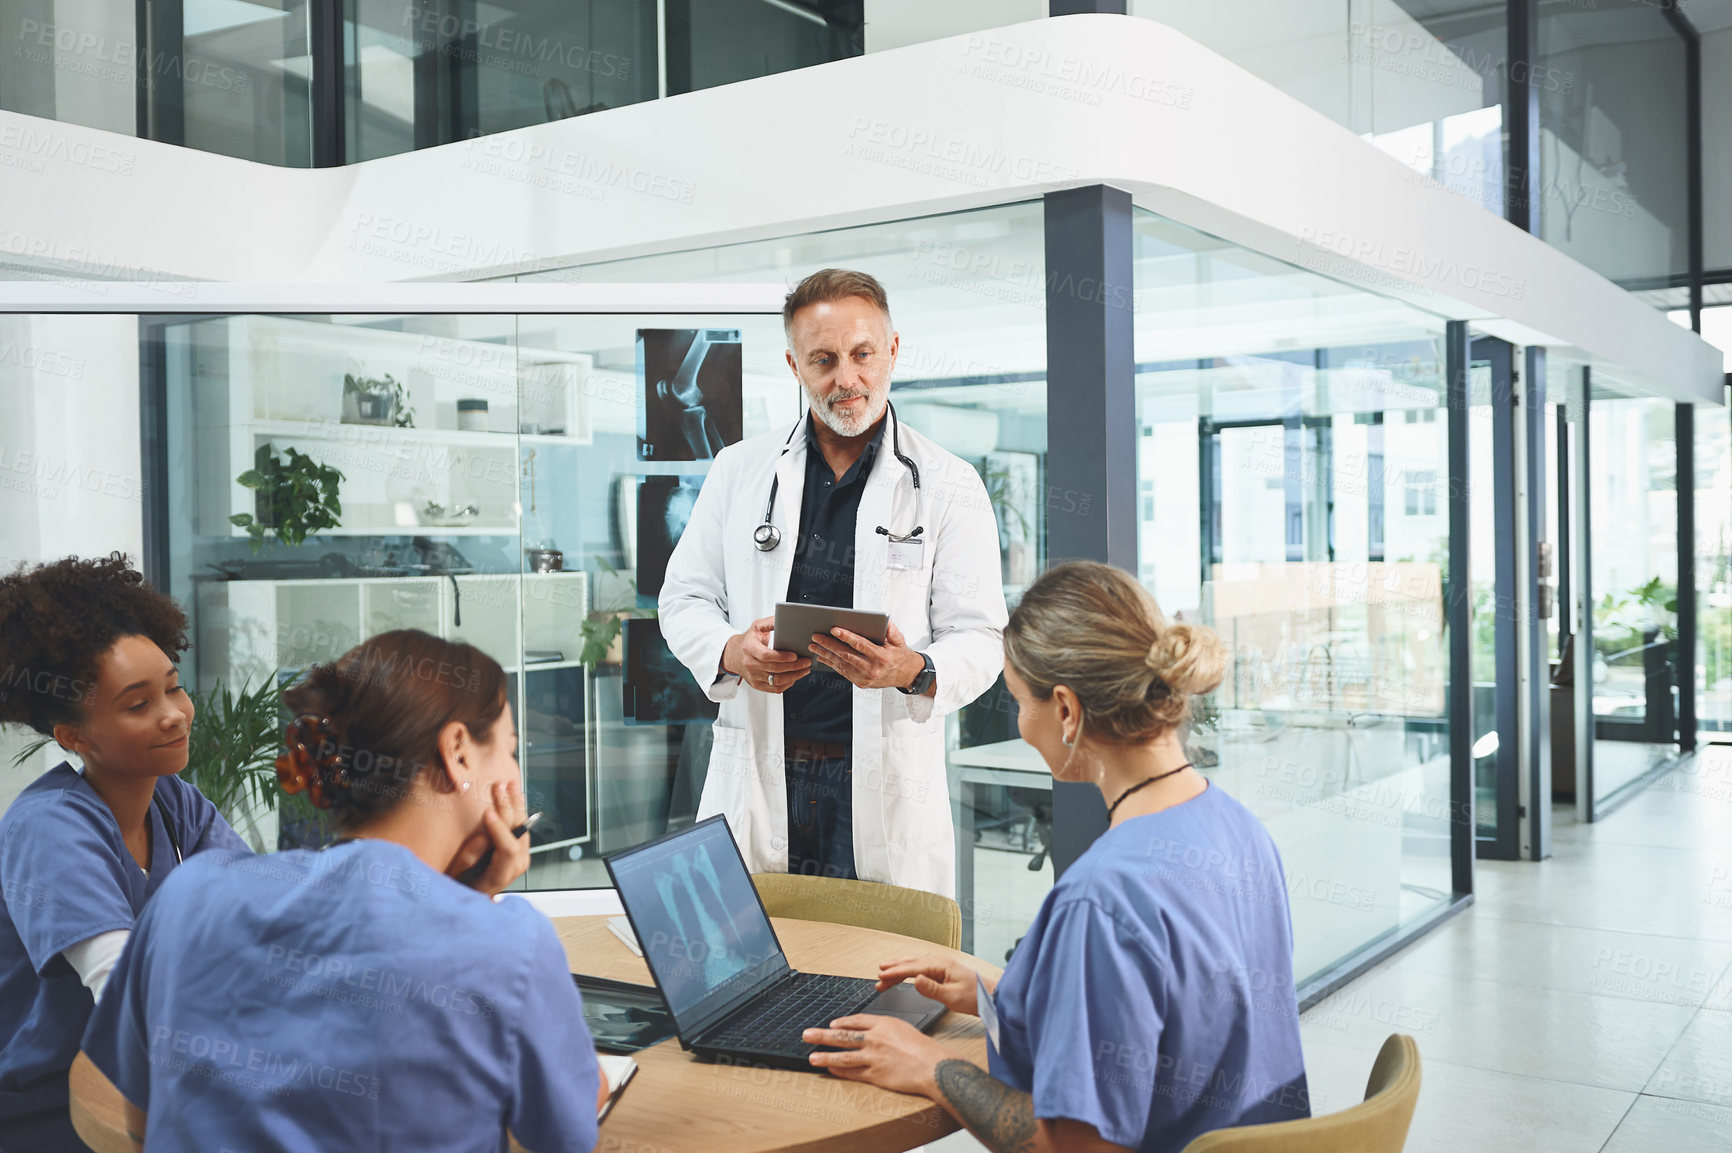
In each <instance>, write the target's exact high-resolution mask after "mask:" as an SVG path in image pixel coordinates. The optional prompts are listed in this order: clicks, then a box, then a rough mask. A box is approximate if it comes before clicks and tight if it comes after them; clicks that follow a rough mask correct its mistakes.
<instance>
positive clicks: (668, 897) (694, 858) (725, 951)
mask: <svg viewBox="0 0 1732 1153" xmlns="http://www.w3.org/2000/svg"><path fill="white" fill-rule="evenodd" d="M655 887H656V895H657V896H658V897H660V898H661V903H662V912H663V913H664V914H665V915H666V916H667V924H668V925H669V926H671V927H672V929H673V932H672V934H670V935H671V936H672V937H673V938H674V940H676V941H679V942H682V943H683V947H682V948H681V952H682V953H683V954H684V956H683V958H682V959H683V960H685V961H686V962H688V963H689V964H690V965H691V966H693V968H694V969H695V972H691V973H690V977H692V978H695V981H693V982H692V983H693V984H696V985H699V986H700V987H701V989H702V990H703V992H705V993H707V992H709V991H710V990H713V989H715V988H717V987H718V986H720V985H722V984H724V983H725V982H726V981H727V980H728V979H729V978H730V977H734V976H737V975H738V974H740V973H743V972H745V970H746V969H747V967H748V966H750V965H752V964H755V963H757V962H759V961H762V960H764V958H763V957H754V956H752V953H751V949H750V948H749V946H748V944H747V941H746V937H745V934H744V933H742V932H741V931H740V926H738V925H736V924H735V923H734V919H733V917H731V916H729V913H728V910H729V909H730V908H735V909H742V910H746V911H748V912H749V913H756V912H757V909H756V907H755V906H756V901H755V899H754V898H755V894H751V893H724V892H723V891H722V879H721V877H720V876H718V875H717V873H716V866H715V862H714V861H712V860H711V859H710V847H709V846H708V845H698V846H697V847H695V848H693V849H692V850H691V851H689V852H684V853H677V854H675V855H674V857H673V859H672V860H671V861H670V862H668V868H667V869H666V871H664V872H660V873H657V874H656V877H655ZM730 898H731V901H730ZM748 901H751V902H752V903H751V904H747V903H746V902H748ZM699 996H701V994H699ZM687 999H688V998H687V997H686V996H679V995H676V996H673V997H670V1000H673V1001H674V1002H675V1003H676V1004H680V1003H684V1002H685V1001H686V1000H687ZM689 999H690V1000H694V1001H695V1000H697V999H698V998H697V997H695V996H694V997H690V998H689Z"/></svg>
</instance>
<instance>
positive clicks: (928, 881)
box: [661, 268, 1006, 896]
mask: <svg viewBox="0 0 1732 1153" xmlns="http://www.w3.org/2000/svg"><path fill="white" fill-rule="evenodd" d="M782 321H783V327H784V329H785V330H786V333H787V337H788V353H787V359H788V367H789V368H791V369H792V370H793V372H794V378H795V379H796V380H798V381H799V382H800V386H801V388H802V390H803V391H804V393H805V399H806V403H807V409H808V411H807V412H806V413H804V414H803V415H802V416H801V418H800V420H799V421H798V422H797V423H795V424H794V425H793V427H792V428H781V429H778V430H776V431H774V432H771V433H768V434H766V435H763V436H758V437H753V438H752V439H750V440H746V441H742V442H741V443H739V444H736V445H733V446H731V447H729V448H727V449H725V450H723V451H722V452H721V453H720V454H719V455H718V456H717V457H716V460H715V463H714V465H712V466H711V469H710V473H709V475H708V477H706V478H705V480H704V486H703V489H702V490H701V492H700V493H699V495H698V499H697V504H696V505H695V507H694V508H693V510H692V516H691V520H690V521H689V522H688V523H687V525H686V530H685V534H684V535H683V536H682V537H681V538H680V542H679V544H678V546H676V547H675V549H674V552H673V556H672V558H671V559H670V560H669V561H668V569H667V578H666V580H665V582H664V583H663V585H662V592H661V625H662V634H663V636H664V637H666V639H667V642H668V646H669V647H670V648H671V649H672V650H673V653H674V655H675V656H676V657H677V658H679V660H680V662H681V663H682V664H684V665H685V666H686V667H687V668H688V669H690V670H691V673H692V676H694V677H696V678H697V680H698V683H699V684H701V685H703V686H704V687H705V690H706V691H707V692H708V694H709V696H710V698H711V699H712V700H716V701H719V702H721V713H720V716H719V717H718V718H717V720H716V724H715V743H714V746H713V749H712V751H711V754H710V767H709V775H708V777H707V778H706V779H705V782H704V791H703V797H702V800H701V802H700V803H699V808H698V816H699V818H700V819H701V818H704V817H708V816H712V815H714V814H716V813H722V814H725V815H726V816H727V818H728V824H729V825H730V826H731V827H732V829H733V832H734V836H735V838H737V839H738V841H739V844H740V849H741V851H742V852H743V853H744V854H745V858H746V866H747V868H749V869H751V870H752V871H753V872H793V873H808V874H817V875H821V876H832V877H847V878H856V877H857V878H860V879H863V880H868V881H885V882H889V883H891V884H896V885H905V886H908V887H911V888H917V889H924V890H927V891H928V892H933V893H940V894H943V895H944V896H954V895H955V891H956V877H955V861H956V848H955V835H954V832H953V829H952V826H951V819H950V796H949V789H948V786H947V783H946V778H945V771H944V717H945V715H946V714H948V713H950V712H952V711H954V710H956V709H959V708H961V707H962V706H963V705H965V704H967V703H968V702H970V701H972V700H973V699H974V698H976V697H978V696H979V695H980V694H981V693H983V692H985V691H986V690H987V689H988V688H990V687H991V685H992V683H993V681H994V680H995V679H996V678H997V677H998V674H999V672H1000V671H1001V670H1002V669H1003V667H1004V651H1003V647H1002V641H1001V634H1002V630H1003V628H1004V623H1005V619H1006V614H1005V608H1004V591H1003V588H1002V585H1001V583H1000V570H999V547H998V526H997V523H996V521H995V519H994V517H993V512H992V506H991V503H990V501H989V500H988V498H987V495H986V488H985V486H984V485H983V484H982V483H981V480H980V476H979V474H977V473H976V472H975V470H974V469H973V468H972V467H971V466H969V465H968V464H967V463H966V462H965V461H963V460H962V459H961V458H960V457H958V456H956V455H954V454H953V453H950V452H947V451H945V450H944V449H942V448H940V447H938V446H937V445H936V444H934V443H933V442H932V441H930V440H928V439H927V438H926V437H924V436H921V435H920V434H919V433H917V432H915V431H914V430H913V429H911V428H909V427H908V426H906V425H904V424H901V423H900V422H898V421H897V419H896V414H895V410H894V409H893V408H892V407H891V405H890V403H889V400H890V374H891V371H892V370H893V369H894V368H895V367H896V353H897V348H898V345H899V343H900V338H899V336H898V334H897V333H896V331H895V330H894V329H893V328H892V327H891V322H890V306H889V302H888V300H887V298H886V296H885V292H884V288H883V286H882V285H880V284H879V283H878V281H877V280H875V279H874V278H873V277H871V276H868V275H866V274H865V273H861V272H849V271H844V270H841V269H833V268H827V269H824V270H823V271H821V272H815V273H813V274H812V275H811V276H808V277H807V278H806V279H805V280H802V281H801V282H800V283H799V284H798V285H797V286H795V288H794V290H793V291H792V292H790V293H789V294H788V298H787V301H786V302H785V304H784V306H783V308H782ZM783 600H786V601H793V602H802V601H803V602H807V603H810V604H825V605H839V606H846V607H852V608H857V609H872V610H877V611H880V612H885V613H888V615H889V617H890V628H889V631H888V635H887V636H886V638H885V641H886V643H884V644H882V645H877V644H874V643H872V642H871V641H869V640H867V639H866V638H864V637H861V636H858V635H856V634H854V633H851V632H848V631H846V630H837V631H836V633H835V635H833V636H822V635H820V636H816V637H814V638H813V641H812V649H813V653H814V655H815V658H816V659H815V660H807V659H805V658H803V657H800V656H797V655H796V654H794V653H789V652H778V651H777V650H775V649H774V648H772V647H771V643H772V631H773V627H774V624H775V617H774V612H775V606H776V603H777V602H778V601H783Z"/></svg>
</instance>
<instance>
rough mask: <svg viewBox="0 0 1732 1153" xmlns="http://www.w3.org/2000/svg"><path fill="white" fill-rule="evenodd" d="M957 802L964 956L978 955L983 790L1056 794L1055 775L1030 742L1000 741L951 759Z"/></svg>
mask: <svg viewBox="0 0 1732 1153" xmlns="http://www.w3.org/2000/svg"><path fill="white" fill-rule="evenodd" d="M948 763H949V765H950V773H951V777H952V779H953V780H954V781H955V783H956V784H955V788H954V789H953V790H952V794H953V795H954V796H955V797H956V805H957V812H956V814H955V824H956V900H957V903H958V904H959V905H961V906H962V951H963V952H964V953H973V952H974V910H975V908H976V905H975V900H974V825H975V819H976V817H977V816H978V814H979V813H980V810H981V803H980V788H981V786H983V785H1004V786H1007V787H1010V788H1017V789H1044V790H1046V791H1047V792H1051V791H1052V772H1051V770H1049V769H1048V768H1047V767H1046V762H1045V761H1044V760H1042V759H1041V755H1040V754H1039V753H1038V752H1036V751H1035V749H1034V746H1032V745H1030V744H1029V743H1028V742H1027V741H1023V740H1020V739H1019V740H1014V741H994V742H993V743H992V744H990V745H976V746H974V747H973V748H971V749H957V750H955V751H954V752H952V753H951V754H950V755H949V760H948Z"/></svg>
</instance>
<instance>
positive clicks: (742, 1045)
mask: <svg viewBox="0 0 1732 1153" xmlns="http://www.w3.org/2000/svg"><path fill="white" fill-rule="evenodd" d="M876 988H877V983H876V982H874V981H871V980H868V979H866V978H863V977H837V976H832V975H831V974H828V973H796V974H794V977H793V980H791V981H788V982H786V983H785V984H784V985H783V986H782V988H781V990H779V992H778V994H776V995H774V999H771V998H768V997H767V998H765V999H764V1000H762V1001H759V1002H758V1003H757V1004H756V1005H751V1006H748V1007H747V1008H746V1010H745V1011H744V1012H742V1013H740V1014H738V1015H737V1016H736V1017H735V1018H734V1019H733V1020H732V1021H729V1022H728V1023H727V1024H725V1025H723V1026H722V1027H721V1028H720V1029H718V1030H717V1031H716V1032H714V1033H712V1034H710V1035H709V1036H707V1037H705V1038H704V1039H703V1044H704V1048H706V1049H743V1050H747V1051H750V1052H757V1053H793V1054H803V1053H809V1052H811V1051H812V1050H813V1049H815V1048H816V1047H817V1046H815V1045H809V1044H807V1043H806V1042H805V1041H802V1040H801V1039H800V1033H801V1031H802V1030H804V1029H810V1028H812V1027H814V1026H817V1027H819V1028H824V1027H827V1026H828V1025H829V1024H830V1022H831V1021H833V1020H835V1019H836V1018H837V1017H844V1016H847V1015H848V1014H849V1013H852V1012H854V1011H855V1010H856V1009H858V1008H859V1007H860V1006H862V1005H864V1004H865V1003H866V1002H867V1001H868V1000H870V999H871V997H872V994H873V993H874V992H875V991H876Z"/></svg>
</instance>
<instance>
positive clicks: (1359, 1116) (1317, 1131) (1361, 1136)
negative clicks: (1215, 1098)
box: [1184, 1033, 1419, 1153]
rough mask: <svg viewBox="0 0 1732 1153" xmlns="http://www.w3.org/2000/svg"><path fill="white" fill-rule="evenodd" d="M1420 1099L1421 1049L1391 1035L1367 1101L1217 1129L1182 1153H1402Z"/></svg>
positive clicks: (1368, 1083)
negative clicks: (1333, 1110)
mask: <svg viewBox="0 0 1732 1153" xmlns="http://www.w3.org/2000/svg"><path fill="white" fill-rule="evenodd" d="M1418 1101H1419V1046H1418V1045H1417V1044H1415V1043H1414V1040H1413V1038H1412V1037H1409V1036H1406V1035H1405V1034H1402V1033H1394V1034H1391V1035H1390V1037H1389V1039H1388V1040H1387V1041H1385V1042H1384V1043H1383V1048H1382V1049H1381V1050H1379V1051H1378V1054H1377V1060H1376V1061H1375V1062H1374V1063H1373V1064H1372V1066H1371V1077H1370V1079H1369V1080H1367V1081H1366V1083H1365V1100H1364V1101H1363V1102H1361V1103H1360V1104H1358V1105H1354V1106H1353V1107H1352V1108H1349V1109H1343V1110H1341V1111H1340V1112H1339V1113H1328V1114H1325V1115H1324V1116H1322V1117H1307V1118H1306V1119H1305V1120H1303V1121H1277V1122H1275V1123H1274V1124H1272V1125H1243V1126H1240V1127H1238V1128H1234V1129H1216V1130H1215V1131H1214V1132H1212V1133H1204V1134H1203V1135H1202V1136H1201V1137H1198V1138H1197V1139H1196V1140H1194V1141H1192V1142H1191V1143H1190V1144H1189V1145H1186V1146H1185V1149H1184V1153H1401V1148H1402V1146H1404V1145H1406V1144H1407V1129H1408V1126H1409V1125H1410V1124H1411V1123H1412V1122H1413V1107H1414V1105H1415V1104H1417V1103H1418Z"/></svg>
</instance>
